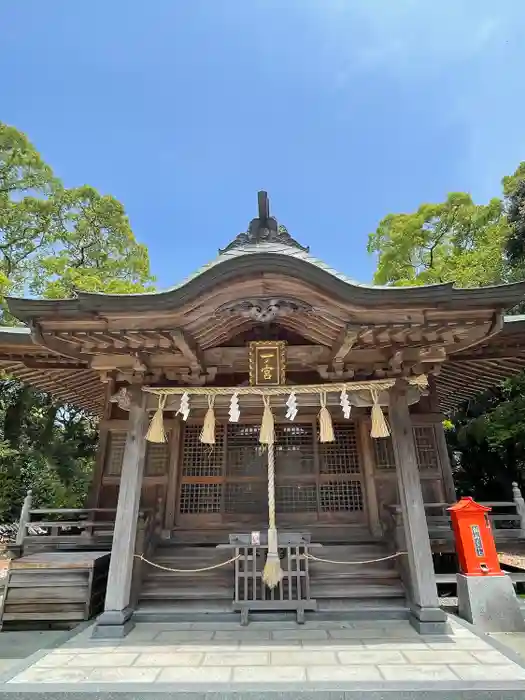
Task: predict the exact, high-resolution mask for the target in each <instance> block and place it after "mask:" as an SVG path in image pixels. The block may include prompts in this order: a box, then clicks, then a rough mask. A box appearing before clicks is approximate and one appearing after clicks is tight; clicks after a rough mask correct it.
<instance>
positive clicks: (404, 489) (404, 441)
mask: <svg viewBox="0 0 525 700" xmlns="http://www.w3.org/2000/svg"><path fill="white" fill-rule="evenodd" d="M389 419H390V426H391V429H392V442H393V446H394V454H395V458H396V472H397V480H398V487H399V497H400V500H401V509H402V514H403V524H404V530H405V541H406V548H407V558H408V566H409V571H410V579H411V581H410V583H411V591H410V595H411V606H410V607H411V618H410V621H411V623H412V625H413V626H414V627H415V628H416V629H417V630H418V631H419V632H420V633H422V634H440V633H446V632H447V625H446V616H445V613H444V612H443V610H441V608H440V607H439V600H438V593H437V586H436V580H435V573H434V563H433V560H432V550H431V547H430V538H429V535H428V526H427V520H426V516H425V508H424V503H423V494H422V491H421V481H420V478H419V467H418V463H417V453H416V445H415V440H414V433H413V430H412V421H411V419H410V412H409V408H408V403H407V397H406V393H405V391H404V389H403V388H402V387H399V388H398V387H396V388H394V389H393V390H392V391H391V392H390V401H389Z"/></svg>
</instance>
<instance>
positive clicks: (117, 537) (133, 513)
mask: <svg viewBox="0 0 525 700" xmlns="http://www.w3.org/2000/svg"><path fill="white" fill-rule="evenodd" d="M138 401H142V397H140V396H139V397H136V400H135V402H134V403H133V404H132V406H131V408H130V411H129V429H128V433H127V437H126V446H125V448H124V458H123V463H122V474H121V478H120V489H119V496H118V504H117V514H116V517H115V531H114V535H113V546H112V554H111V564H110V569H109V576H108V587H107V593H106V600H105V604H104V609H105V610H111V611H114V610H116V611H120V610H124V609H125V608H127V606H128V605H129V603H130V597H131V580H132V573H133V563H134V554H135V539H136V535H137V520H138V514H139V501H140V492H141V488H142V475H143V472H144V457H145V453H146V440H145V435H146V430H147V425H148V415H147V412H146V410H145V408H144V406H143V405H142V403H139V402H138Z"/></svg>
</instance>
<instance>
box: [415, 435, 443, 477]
mask: <svg viewBox="0 0 525 700" xmlns="http://www.w3.org/2000/svg"><path fill="white" fill-rule="evenodd" d="M414 439H415V442H416V452H417V462H418V464H419V468H420V469H421V470H422V471H427V470H428V471H435V470H436V469H438V467H439V460H438V453H437V445H436V431H435V429H434V426H433V425H421V426H415V427H414Z"/></svg>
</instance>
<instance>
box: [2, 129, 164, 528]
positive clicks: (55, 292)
mask: <svg viewBox="0 0 525 700" xmlns="http://www.w3.org/2000/svg"><path fill="white" fill-rule="evenodd" d="M152 282H153V278H152V276H151V274H150V268H149V258H148V253H147V249H146V247H145V246H144V245H141V244H139V243H137V241H136V240H135V237H134V235H133V233H132V231H131V228H130V224H129V221H128V218H127V216H126V214H125V211H124V208H123V206H122V204H121V203H120V202H118V201H117V200H116V199H115V198H114V197H111V196H110V195H103V194H100V193H99V192H97V190H95V189H94V188H93V187H90V186H88V185H84V186H82V187H76V188H66V187H64V185H63V184H62V183H61V182H60V180H59V179H58V178H57V177H56V176H55V175H54V173H53V171H52V169H51V167H50V166H49V165H47V164H46V163H44V161H43V160H42V158H41V156H40V155H39V153H38V151H37V150H36V148H35V147H34V146H33V145H32V144H31V142H30V141H29V140H28V138H27V137H26V136H25V135H24V134H22V133H21V132H20V131H18V130H17V129H15V128H14V127H12V126H8V125H6V124H2V123H1V122H0V325H1V324H4V325H5V324H6V323H13V322H15V319H12V318H10V317H9V314H8V313H7V310H6V307H5V297H6V296H7V295H9V294H11V295H13V294H24V293H28V292H29V293H31V294H35V295H39V296H43V297H48V298H64V297H71V296H73V295H74V294H75V293H76V292H77V291H79V290H85V291H90V292H107V293H114V294H118V293H130V292H140V291H144V290H146V289H150V288H151V284H152ZM97 438H98V435H97V426H96V422H95V421H94V419H93V418H91V417H89V416H87V415H86V414H84V413H83V412H82V411H78V410H76V409H75V408H74V407H73V406H63V405H61V404H60V403H58V402H56V401H54V400H53V398H52V397H50V396H48V395H46V394H42V393H39V392H35V391H33V390H31V389H30V388H29V387H26V386H23V385H21V384H20V382H18V381H15V380H12V379H9V378H5V379H2V380H1V381H0V522H6V521H9V520H12V519H14V518H16V517H17V514H18V511H19V509H20V506H21V504H22V501H23V499H24V495H25V493H26V491H27V490H28V489H29V488H32V490H33V496H34V503H35V505H36V506H41V507H44V506H47V507H51V506H53V507H66V506H67V507H80V506H82V504H83V501H84V499H85V496H86V493H87V488H88V485H89V482H90V474H91V469H92V465H93V461H94V455H95V451H96V444H97Z"/></svg>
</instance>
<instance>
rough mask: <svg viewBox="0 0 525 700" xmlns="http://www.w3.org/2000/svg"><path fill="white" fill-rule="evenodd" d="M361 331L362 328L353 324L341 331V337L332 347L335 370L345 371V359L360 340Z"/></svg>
mask: <svg viewBox="0 0 525 700" xmlns="http://www.w3.org/2000/svg"><path fill="white" fill-rule="evenodd" d="M360 331H361V327H360V326H355V325H353V324H348V325H347V326H346V328H344V329H343V330H342V331H341V333H340V334H339V337H338V338H337V340H336V341H335V343H334V344H333V346H332V357H331V361H332V366H333V368H334V370H336V371H337V370H338V369H343V366H344V361H345V358H346V356H347V355H348V353H349V352H350V350H351V349H352V348H353V346H354V345H355V343H356V340H357V339H358V338H359V333H360Z"/></svg>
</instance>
